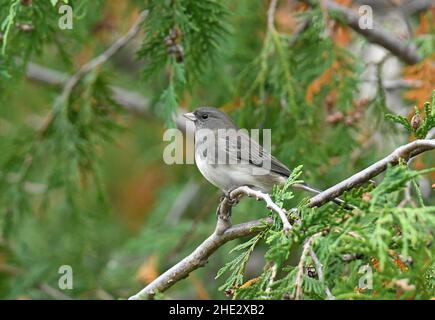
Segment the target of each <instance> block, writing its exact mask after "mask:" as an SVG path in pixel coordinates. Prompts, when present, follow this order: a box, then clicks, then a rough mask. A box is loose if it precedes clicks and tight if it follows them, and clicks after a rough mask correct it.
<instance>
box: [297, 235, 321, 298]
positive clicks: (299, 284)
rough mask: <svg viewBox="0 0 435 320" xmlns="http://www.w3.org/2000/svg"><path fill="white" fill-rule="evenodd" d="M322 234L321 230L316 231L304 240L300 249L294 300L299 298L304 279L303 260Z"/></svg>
mask: <svg viewBox="0 0 435 320" xmlns="http://www.w3.org/2000/svg"><path fill="white" fill-rule="evenodd" d="M321 235H322V232H318V233H316V234H314V235H312V236H311V237H309V238H308V239H307V241H305V244H304V247H303V249H302V254H301V259H300V260H299V264H298V266H297V269H298V272H297V273H296V279H295V287H296V291H295V296H294V298H295V300H300V299H301V297H302V283H303V281H304V278H303V275H304V269H305V261H306V260H307V257H308V255H309V253H310V250H311V246H312V244H313V242H314V240H316V239H317V238H318V237H320V236H321Z"/></svg>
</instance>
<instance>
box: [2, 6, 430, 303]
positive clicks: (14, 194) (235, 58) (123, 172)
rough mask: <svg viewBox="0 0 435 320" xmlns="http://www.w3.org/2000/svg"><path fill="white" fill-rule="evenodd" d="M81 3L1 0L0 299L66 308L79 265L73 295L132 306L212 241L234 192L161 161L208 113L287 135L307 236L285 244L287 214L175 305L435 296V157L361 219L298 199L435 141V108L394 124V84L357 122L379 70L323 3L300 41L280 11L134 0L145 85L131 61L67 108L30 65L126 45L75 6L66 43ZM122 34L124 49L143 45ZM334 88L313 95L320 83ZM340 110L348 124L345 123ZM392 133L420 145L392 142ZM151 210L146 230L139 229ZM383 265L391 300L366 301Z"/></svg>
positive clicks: (205, 274)
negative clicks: (189, 113)
mask: <svg viewBox="0 0 435 320" xmlns="http://www.w3.org/2000/svg"><path fill="white" fill-rule="evenodd" d="M65 2H66V1H60V0H59V1H35V0H33V1H21V0H3V1H0V298H11V299H16V298H19V297H24V298H28V297H30V298H35V299H40V298H54V297H53V296H51V295H50V294H49V293H47V290H44V288H46V285H49V286H51V287H52V288H55V289H56V288H57V281H58V279H59V274H58V273H57V271H58V268H59V266H61V265H65V264H66V265H71V266H72V267H73V270H74V279H75V280H74V289H73V290H71V291H65V292H63V293H64V294H67V295H70V296H71V297H73V298H92V299H94V298H98V299H100V298H103V297H104V298H106V297H107V296H112V297H114V298H118V297H122V298H125V297H128V296H129V295H131V294H133V293H135V292H136V291H137V290H140V288H141V287H143V285H144V284H145V283H146V282H147V281H149V278H150V277H151V276H155V274H156V273H161V272H163V271H164V270H166V269H168V268H169V267H171V266H172V265H173V264H175V263H176V262H178V261H179V260H180V259H181V258H182V257H184V256H186V255H187V254H189V253H190V252H192V250H194V248H195V247H196V246H197V245H198V244H199V243H201V241H203V240H204V239H205V238H206V237H207V236H209V235H210V233H211V232H213V228H214V225H215V214H214V211H215V208H216V205H217V201H218V196H217V195H216V190H215V189H213V188H212V187H211V186H209V185H208V184H206V183H205V182H204V179H202V178H201V177H199V175H198V173H197V170H196V168H193V166H192V167H190V166H187V165H184V166H163V165H162V159H161V155H162V152H163V148H164V145H163V144H162V137H161V133H162V130H163V129H164V128H166V127H169V126H172V125H173V115H174V113H175V111H176V110H177V109H178V108H179V107H180V106H181V107H184V108H186V109H189V110H192V109H194V108H196V107H197V106H198V105H211V106H216V107H224V108H225V109H226V110H227V111H229V112H230V113H231V116H232V117H233V118H234V119H235V121H236V122H237V124H238V125H239V126H240V127H245V128H260V129H262V128H272V130H273V131H272V132H273V134H272V139H273V141H272V142H273V145H272V151H273V153H274V155H276V156H277V157H278V158H279V159H280V160H281V161H283V162H284V163H285V164H286V165H288V166H289V167H290V168H296V169H294V170H293V174H292V176H291V177H290V178H289V180H288V183H287V185H286V186H284V187H283V188H281V189H276V190H275V191H274V193H273V197H274V200H275V201H276V203H277V204H279V205H280V206H282V207H283V208H286V209H287V212H288V214H289V220H290V222H291V223H292V224H293V226H294V228H293V230H292V231H291V232H290V234H289V235H288V236H286V235H284V234H283V232H282V225H281V221H280V220H279V219H278V218H277V217H276V215H274V214H272V215H271V217H272V218H273V225H272V226H269V227H267V228H266V229H264V230H262V231H261V232H259V233H258V234H257V235H256V236H254V237H252V238H249V239H246V238H243V239H237V240H234V241H232V242H230V243H228V244H227V245H225V246H224V247H222V248H220V249H219V250H218V251H217V252H216V253H215V254H214V255H213V257H212V258H210V262H209V264H207V266H206V268H201V270H197V271H195V273H194V275H195V276H196V282H195V280H190V278H189V279H187V280H184V281H180V282H179V283H177V284H176V285H175V286H174V287H173V288H172V289H171V291H168V292H167V293H166V292H165V293H163V294H161V295H159V297H160V298H166V297H169V298H172V297H182V298H197V297H199V295H200V294H199V293H201V294H202V295H203V294H204V292H206V293H207V294H208V296H209V297H211V298H222V297H224V293H226V294H227V295H229V296H231V297H232V298H234V299H250V298H258V299H286V298H294V297H295V295H296V281H299V283H300V285H301V286H302V287H301V289H302V296H301V298H304V299H326V298H328V297H330V296H331V295H333V296H334V297H336V298H337V299H353V298H357V299H358V298H360V299H372V298H379V299H396V298H400V299H407V298H414V299H428V298H431V297H433V296H434V288H435V284H434V270H435V266H434V263H433V256H432V255H433V244H432V240H433V229H434V218H433V217H434V201H433V196H432V197H431V195H433V191H432V194H429V195H428V194H425V193H424V192H423V191H424V190H420V187H419V185H418V184H419V183H420V181H422V179H423V177H424V178H425V179H427V174H428V173H429V172H428V170H430V168H431V167H432V165H431V164H432V163H433V153H429V152H428V153H426V154H425V155H424V156H422V157H421V158H420V159H421V162H419V164H420V165H421V164H423V167H427V168H428V169H427V170H421V167H420V168H419V171H417V170H413V169H411V168H407V167H406V165H405V164H403V163H402V164H400V165H399V166H396V167H390V168H388V171H387V172H386V173H385V176H381V177H380V179H379V181H378V185H377V186H376V187H375V186H374V185H373V184H371V183H368V184H367V185H364V186H362V187H360V188H356V189H354V190H351V191H349V192H347V193H346V194H345V195H343V199H345V200H346V201H347V202H348V203H351V204H353V205H354V206H356V207H357V208H358V209H355V210H353V211H349V210H345V209H344V208H341V207H337V206H336V205H334V204H328V205H325V206H323V207H321V208H316V209H311V208H308V207H307V199H306V198H302V196H301V194H300V193H296V192H293V191H292V189H291V184H293V183H295V182H296V181H298V180H299V179H302V178H303V179H304V181H305V180H306V181H307V182H309V183H310V184H312V185H315V186H316V187H319V188H321V187H325V186H330V185H333V184H335V183H337V182H338V181H340V180H341V179H343V178H346V177H348V176H349V175H351V174H353V173H355V172H357V171H359V170H361V169H363V168H365V167H367V166H368V165H370V164H372V163H373V162H374V161H376V160H378V159H379V158H380V157H382V156H385V154H387V153H388V152H390V151H391V150H392V149H394V148H395V147H397V146H398V145H400V144H403V143H405V142H406V141H408V135H409V134H410V133H413V134H414V135H415V136H416V137H418V138H423V137H425V136H426V134H427V133H428V132H429V130H430V129H431V128H433V127H434V124H435V123H434V121H435V120H434V119H435V118H434V110H435V108H434V102H435V101H434V100H435V95H434V96H433V98H432V102H431V103H427V104H425V105H424V106H418V107H423V108H421V109H419V110H420V111H419V112H418V113H419V117H420V123H419V126H418V128H417V126H415V128H414V127H413V125H412V123H411V122H410V121H408V119H406V118H403V117H400V116H396V115H387V116H386V113H392V111H391V110H388V107H389V106H388V105H387V103H386V97H385V92H384V90H383V88H382V86H381V81H380V80H381V79H378V80H379V81H378V83H377V86H378V94H377V95H376V97H375V98H374V99H373V100H371V101H368V102H367V105H366V106H365V107H364V108H363V110H362V111H361V112H362V115H361V118H360V119H359V120H358V121H354V122H352V121H351V122H346V121H344V120H345V119H346V116H347V115H352V113H353V112H354V111H355V104H356V101H355V97H356V96H357V94H358V87H359V85H360V84H361V73H362V71H363V70H364V67H365V66H364V63H363V61H362V59H361V56H358V55H356V54H355V53H352V52H351V51H350V50H349V49H348V48H343V47H341V46H339V45H337V44H336V43H335V42H334V41H333V39H332V38H331V37H330V36H328V35H327V34H326V33H325V29H326V28H327V24H328V21H325V16H324V14H323V13H322V9H321V8H320V6H319V5H318V4H315V5H314V6H313V7H312V8H310V9H309V10H307V11H305V12H302V13H296V14H295V15H294V16H292V18H294V19H295V21H297V22H298V23H299V24H302V23H304V24H305V23H306V24H307V27H306V28H305V29H304V30H303V31H301V32H300V34H298V35H296V37H295V35H294V34H293V33H292V32H289V31H283V30H282V29H281V26H280V24H279V21H277V20H278V19H275V20H276V21H274V23H273V24H268V21H267V10H268V5H269V2H268V1H251V0H242V1H229V0H225V1H217V0H201V1H198V0H180V1H178V0H175V1H171V0H148V1H139V0H130V1H128V6H127V7H126V8H125V10H126V11H125V12H122V13H119V12H116V14H118V16H117V17H118V18H119V19H120V20H122V21H125V20H128V19H127V17H130V16H131V13H132V11H133V10H134V11H135V12H138V11H142V10H149V16H148V17H147V19H146V20H145V22H144V24H143V31H144V32H143V34H142V35H141V36H138V37H136V38H135V40H134V41H136V42H135V43H134V45H132V47H134V48H139V49H138V50H137V54H136V58H137V60H138V61H133V62H131V61H129V63H137V62H138V66H139V67H138V68H135V69H140V70H138V72H137V73H136V72H134V71H131V69H128V68H125V65H124V62H125V61H124V60H128V59H131V57H128V58H127V59H126V57H125V56H126V55H131V52H130V54H126V53H125V52H119V56H118V55H116V56H114V57H112V59H111V60H110V61H108V62H107V63H105V64H104V66H102V68H101V69H98V70H92V71H91V72H90V73H88V74H86V75H85V76H84V77H83V78H81V79H80V81H79V82H78V83H77V85H76V86H75V87H74V88H73V90H72V92H71V93H70V94H68V95H66V96H63V95H61V93H59V89H58V88H50V87H49V86H43V85H34V84H30V83H29V82H27V81H25V80H24V78H25V77H24V71H25V67H26V64H27V63H28V62H29V61H34V62H38V63H40V64H42V65H44V66H46V67H49V68H53V69H56V70H60V71H64V72H67V73H69V74H74V73H75V72H77V65H76V64H77V60H76V57H77V56H78V55H79V54H81V53H82V52H85V53H86V52H88V53H89V51H94V52H93V54H92V55H93V56H96V55H97V54H99V53H100V52H102V51H103V50H104V49H105V48H107V47H108V46H109V45H110V43H111V42H112V41H114V39H110V41H107V40H104V39H101V38H100V37H99V35H98V32H96V31H95V30H96V29H98V28H99V27H101V25H103V26H104V25H105V22H106V21H104V19H108V20H110V19H109V18H107V17H108V16H109V17H110V12H109V14H108V15H106V14H105V10H106V9H107V6H108V3H109V2H108V1H84V0H83V1H79V0H78V1H67V2H68V4H70V5H71V6H72V7H73V10H74V29H73V30H60V29H59V28H58V19H59V13H58V8H59V6H60V5H62V4H63V3H65ZM110 3H112V1H111V2H110ZM113 3H115V2H113ZM282 3H284V2H283V1H281V2H279V6H278V9H280V6H281V5H282ZM285 10H287V9H285ZM112 14H113V12H112ZM120 17H121V18H120ZM275 18H276V17H275ZM115 20H116V19H115ZM101 22H104V23H101ZM415 22H416V21H412V23H415ZM132 23H133V21H127V22H126V23H125V28H127V27H128V26H130V25H131V24H132ZM115 26H116V27H120V26H119V25H116V23H115ZM123 26H124V24H123ZM109 31H110V33H112V34H114V37H115V36H116V37H119V36H120V35H121V34H123V32H125V30H118V29H116V32H114V30H112V29H109ZM352 37H353V39H352V40H353V41H354V42H356V43H358V42H364V41H365V40H363V38H361V37H360V36H358V35H356V34H353V35H352ZM411 41H414V42H415V44H416V45H417V46H418V48H419V51H420V54H421V55H422V56H424V57H430V56H431V55H433V54H434V47H433V30H432V31H431V33H430V34H425V35H422V36H420V37H418V38H417V39H412V40H411ZM89 48H91V49H89ZM127 51H128V50H126V52H127ZM85 56H86V54H85ZM78 60H79V61H80V59H78ZM80 63H83V61H81V62H80ZM126 64H128V63H126ZM135 66H136V65H135ZM378 70H380V68H378ZM135 71H136V70H135ZM328 73H329V74H331V77H330V78H328V80H327V81H324V83H323V84H322V85H321V86H320V87H319V88H317V89H316V90H313V86H312V84H313V82H315V81H316V80H318V79H320V78H322V75H325V74H328ZM379 74H380V72H379ZM378 78H380V77H378ZM141 79H142V80H143V81H139V80H141ZM421 80H425V79H421ZM112 85H119V86H122V87H125V88H127V89H136V90H138V91H140V93H142V94H143V95H144V96H145V97H146V98H147V101H149V103H150V113H152V114H153V115H157V116H158V117H160V118H161V119H163V120H164V121H165V126H163V125H162V122H161V121H160V120H157V119H154V120H152V119H151V118H146V119H145V120H143V119H141V118H140V117H138V116H137V115H130V114H126V112H124V111H122V110H121V108H120V106H118V105H117V104H116V103H115V102H114V101H113V99H112V94H111V89H110V87H111V86H112ZM310 92H311V93H312V99H307V98H306V97H307V96H308V95H309V93H310ZM331 96H334V97H335V101H334V102H333V103H332V104H329V102H328V101H329V98H330V97H331ZM427 98H428V99H429V97H427ZM337 111H339V112H341V113H342V114H344V115H345V116H344V120H343V121H337V122H331V121H329V120H328V119H329V117H330V115H331V113H334V112H337ZM385 117H387V118H390V119H392V120H393V121H395V122H398V123H400V124H401V125H403V126H404V127H405V128H404V130H401V128H399V129H397V130H394V131H393V128H391V126H384V123H385V122H386V121H384V119H385ZM379 133H381V134H379ZM379 136H380V138H379ZM378 140H382V141H378ZM420 159H419V160H420ZM301 164H303V165H304V170H303V174H302V168H301V167H300V165H301ZM144 172H145V173H144ZM144 176H145V177H144ZM382 178H383V179H382ZM136 179H139V180H140V181H139V183H138V184H137V185H134V187H131V186H130V185H129V183H130V180H134V181H136ZM192 181H193V182H195V183H196V184H199V188H198V189H199V191H198V193H199V195H198V196H197V197H196V198H195V199H193V200H192V201H191V203H189V204H188V206H187V208H186V210H185V212H184V214H183V216H182V217H181V218H179V220H178V221H176V223H171V221H172V220H173V217H168V214H169V213H170V212H171V210H172V209H173V204H174V203H175V202H176V201H175V200H176V199H177V198H178V197H179V196H180V195H182V194H183V190H185V188H186V186H190V183H192ZM422 189H423V188H422ZM426 189H427V188H426ZM409 194H410V195H411V199H409ZM123 197H124V198H123ZM144 199H145V200H144ZM121 200H123V201H124V202H122V201H121ZM145 202H146V203H145ZM120 203H122V204H120ZM125 203H127V204H128V205H126V204H125ZM135 205H137V207H139V210H138V211H140V212H141V213H143V215H141V216H140V220H134V219H133V218H132V216H134V214H137V213H134V214H132V213H131V212H132V211H133V212H135ZM141 205H143V206H142V207H141ZM132 207H134V208H133V209H132ZM233 211H234V214H233V223H239V222H244V221H249V220H253V219H259V218H261V217H264V215H265V212H266V210H265V208H264V204H262V203H253V202H252V201H249V200H243V201H241V202H240V203H239V204H238V206H237V207H236V208H234V210H233ZM130 219H131V220H133V222H130ZM129 223H132V224H134V227H135V228H136V229H135V232H132V231H131V230H130V229H129V228H127V227H126V225H128V224H129ZM313 237H314V238H313ZM309 239H311V241H310V240H309ZM307 241H310V246H311V248H312V250H313V252H315V254H316V257H317V258H318V260H319V262H320V264H321V265H322V266H323V267H322V272H319V270H318V269H317V267H316V261H314V260H313V257H312V256H311V255H310V254H308V255H306V256H304V259H303V260H302V262H303V265H301V267H302V269H300V268H299V267H298V265H299V264H300V261H301V260H300V258H301V257H300V256H301V251H302V250H303V247H304V244H306V242H307ZM254 256H255V257H256V259H253V257H254ZM259 256H260V257H261V259H260V262H258V257H259ZM151 258H155V263H154V264H153V263H150V262H149V261H154V260H153V259H151ZM262 259H263V260H262ZM254 262H255V265H254V266H252V265H251V264H252V263H254ZM367 266H368V267H370V268H371V271H372V274H373V287H372V289H365V290H364V289H358V283H359V281H360V280H361V277H363V276H365V275H367V272H363V271H361V270H365V269H367ZM143 270H145V271H143ZM149 270H151V271H149ZM219 270H220V271H219ZM301 270H302V273H301ZM143 273H145V276H148V278H147V277H145V276H144V275H143ZM147 273H148V274H147ZM150 275H151V276H150ZM215 277H217V279H215ZM145 278H146V279H145ZM250 280H252V281H250ZM191 281H193V282H191ZM198 283H199V284H200V285H202V288H200V289H198ZM192 284H193V285H192ZM219 288H220V290H219ZM328 290H330V293H329V291H328ZM101 292H103V293H104V294H102V293H101ZM202 297H204V296H202Z"/></svg>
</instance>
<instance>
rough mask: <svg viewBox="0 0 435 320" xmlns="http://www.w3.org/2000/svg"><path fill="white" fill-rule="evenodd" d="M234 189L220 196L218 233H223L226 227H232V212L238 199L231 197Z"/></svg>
mask: <svg viewBox="0 0 435 320" xmlns="http://www.w3.org/2000/svg"><path fill="white" fill-rule="evenodd" d="M233 190H234V189H230V190H228V191H226V192H224V194H223V195H222V196H221V197H220V201H219V205H218V207H217V209H216V216H217V225H216V233H217V234H222V233H224V232H225V230H226V229H228V228H229V227H231V213H232V208H233V206H234V205H236V204H237V202H238V199H233V198H232V197H231V192H232V191H233Z"/></svg>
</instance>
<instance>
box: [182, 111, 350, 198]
mask: <svg viewBox="0 0 435 320" xmlns="http://www.w3.org/2000/svg"><path fill="white" fill-rule="evenodd" d="M184 116H185V117H186V118H187V119H189V120H191V121H193V122H194V123H195V162H196V165H197V167H198V169H199V171H200V172H201V173H202V175H203V176H204V177H205V178H206V179H207V180H208V181H209V182H210V183H212V184H213V185H215V186H216V187H218V188H219V189H221V190H222V191H224V192H225V193H227V192H229V191H230V190H232V189H234V188H236V187H240V186H249V187H251V188H253V189H257V190H261V191H263V192H267V193H270V192H271V191H272V188H273V186H274V185H277V184H283V183H285V182H286V181H287V178H288V177H289V175H290V173H291V171H290V169H288V168H287V167H286V166H285V165H284V164H283V163H282V162H280V161H279V160H278V159H276V158H275V157H274V156H272V155H271V154H270V153H268V152H267V151H265V150H264V149H263V148H262V147H261V146H260V145H259V144H258V143H257V142H256V141H254V140H253V139H251V138H250V137H249V136H248V135H247V134H246V133H244V132H243V131H239V128H238V127H237V126H236V124H235V123H234V122H233V121H232V119H231V118H230V117H229V116H228V115H227V114H225V113H224V112H222V111H220V110H218V109H216V108H211V107H201V108H198V109H196V110H195V111H194V112H192V113H187V114H185V115H184ZM219 129H225V130H221V132H226V134H225V135H221V134H219ZM234 132H237V133H238V134H237V138H236V139H235V138H234V136H233V134H234ZM211 151H212V152H211ZM264 164H266V167H265V168H266V169H265V170H267V171H261V170H262V168H263V167H264ZM255 172H261V174H255ZM294 187H296V188H299V189H303V190H306V191H309V192H313V193H319V192H320V191H319V190H317V189H315V188H312V187H308V186H306V185H305V184H296V185H294ZM336 202H338V203H342V201H341V200H339V199H337V200H336Z"/></svg>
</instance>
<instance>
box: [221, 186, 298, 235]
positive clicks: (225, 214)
mask: <svg viewBox="0 0 435 320" xmlns="http://www.w3.org/2000/svg"><path fill="white" fill-rule="evenodd" d="M245 195H246V196H248V197H255V198H256V199H257V201H259V200H263V201H264V202H266V208H267V209H269V210H271V211H272V210H273V211H275V212H276V213H277V214H278V215H279V217H280V219H281V221H282V224H283V229H284V232H285V233H287V232H288V231H290V230H291V228H292V226H291V224H290V222H289V221H288V219H287V216H286V214H285V212H284V210H283V209H282V208H280V207H279V206H278V205H277V204H276V203H274V202H273V201H272V199H271V198H270V196H269V195H268V194H267V193H264V192H261V191H259V190H254V189H251V188H249V187H248V186H242V187H238V188H236V189H234V190H232V191H231V192H230V193H229V195H228V197H224V198H223V200H222V201H221V203H220V204H219V209H218V210H219V213H218V216H219V217H220V218H221V220H222V222H225V223H223V224H221V225H220V224H218V226H217V228H216V233H218V234H221V233H222V232H223V231H225V229H226V228H228V227H229V226H230V223H229V214H230V212H231V210H230V209H231V207H232V206H233V205H234V201H236V202H237V201H239V199H240V198H241V197H243V196H245Z"/></svg>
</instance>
